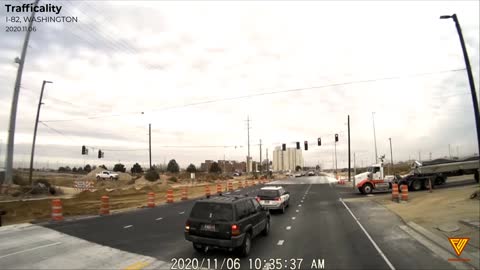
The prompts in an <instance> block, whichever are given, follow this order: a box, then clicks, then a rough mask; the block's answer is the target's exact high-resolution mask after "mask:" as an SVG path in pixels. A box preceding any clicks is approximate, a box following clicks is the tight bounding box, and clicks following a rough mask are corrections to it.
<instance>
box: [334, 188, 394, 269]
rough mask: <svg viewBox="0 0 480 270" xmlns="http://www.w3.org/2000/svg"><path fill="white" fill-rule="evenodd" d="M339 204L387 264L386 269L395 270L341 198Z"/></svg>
mask: <svg viewBox="0 0 480 270" xmlns="http://www.w3.org/2000/svg"><path fill="white" fill-rule="evenodd" d="M340 202H341V203H342V204H343V206H345V208H347V210H348V212H349V213H350V215H352V217H353V219H354V220H355V221H356V222H357V224H358V226H360V229H362V231H363V232H364V233H365V235H366V236H367V238H368V240H370V242H371V243H372V244H373V246H374V247H375V249H376V250H377V251H378V253H379V254H380V256H382V258H383V260H384V261H385V262H386V263H387V265H388V267H390V269H391V270H395V267H394V266H393V265H392V263H391V262H390V261H389V260H388V258H387V256H385V254H384V253H383V251H382V250H381V249H380V247H378V245H377V243H375V241H373V239H372V237H371V236H370V234H368V232H367V230H365V228H364V227H363V226H362V224H361V223H360V221H358V218H357V217H356V216H355V215H354V214H353V213H352V210H350V208H348V206H347V204H346V203H345V202H344V201H343V200H342V198H340Z"/></svg>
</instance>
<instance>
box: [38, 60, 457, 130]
mask: <svg viewBox="0 0 480 270" xmlns="http://www.w3.org/2000/svg"><path fill="white" fill-rule="evenodd" d="M463 70H465V69H464V68H462V69H451V70H443V71H438V72H428V73H417V74H410V75H406V76H394V77H384V78H378V79H368V80H359V81H350V82H344V83H334V84H327V85H320V86H310V87H302V88H292V89H286V90H279V91H271V92H264V93H258V94H251V95H243V96H236V97H228V98H219V99H213V100H207V101H200V102H192V103H187V104H183V105H176V106H170V107H164V108H160V109H151V110H144V111H135V112H133V111H132V112H120V113H117V114H111V115H93V116H89V117H81V118H72V119H57V120H45V121H44V122H71V121H78V120H92V119H101V118H111V117H119V116H123V115H126V114H143V113H144V112H159V111H166V110H171V109H178V108H185V107H192V106H198V105H205V104H212V103H218V102H224V101H232V100H238V99H246V98H253V97H260V96H267V95H276V94H283V93H292V92H300V91H308V90H315V89H322V88H329V87H336V86H345V85H352V84H362V83H371V82H377V81H386V80H395V79H402V78H408V77H421V76H428V75H432V74H440V73H448V72H458V71H463Z"/></svg>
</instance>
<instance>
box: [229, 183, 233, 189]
mask: <svg viewBox="0 0 480 270" xmlns="http://www.w3.org/2000/svg"><path fill="white" fill-rule="evenodd" d="M228 191H233V183H232V182H228Z"/></svg>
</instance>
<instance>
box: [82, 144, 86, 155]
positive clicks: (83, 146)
mask: <svg viewBox="0 0 480 270" xmlns="http://www.w3.org/2000/svg"><path fill="white" fill-rule="evenodd" d="M86 154H87V147H85V145H82V155H86Z"/></svg>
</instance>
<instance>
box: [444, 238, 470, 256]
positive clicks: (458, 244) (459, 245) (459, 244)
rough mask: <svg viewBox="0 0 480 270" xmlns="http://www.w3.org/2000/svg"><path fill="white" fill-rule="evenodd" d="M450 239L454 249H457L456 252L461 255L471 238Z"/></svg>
mask: <svg viewBox="0 0 480 270" xmlns="http://www.w3.org/2000/svg"><path fill="white" fill-rule="evenodd" d="M448 240H449V241H450V244H451V245H452V247H453V250H455V253H456V254H457V256H459V257H460V254H462V252H463V249H464V248H465V247H466V246H467V243H468V241H469V240H470V238H453V237H449V238H448Z"/></svg>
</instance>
